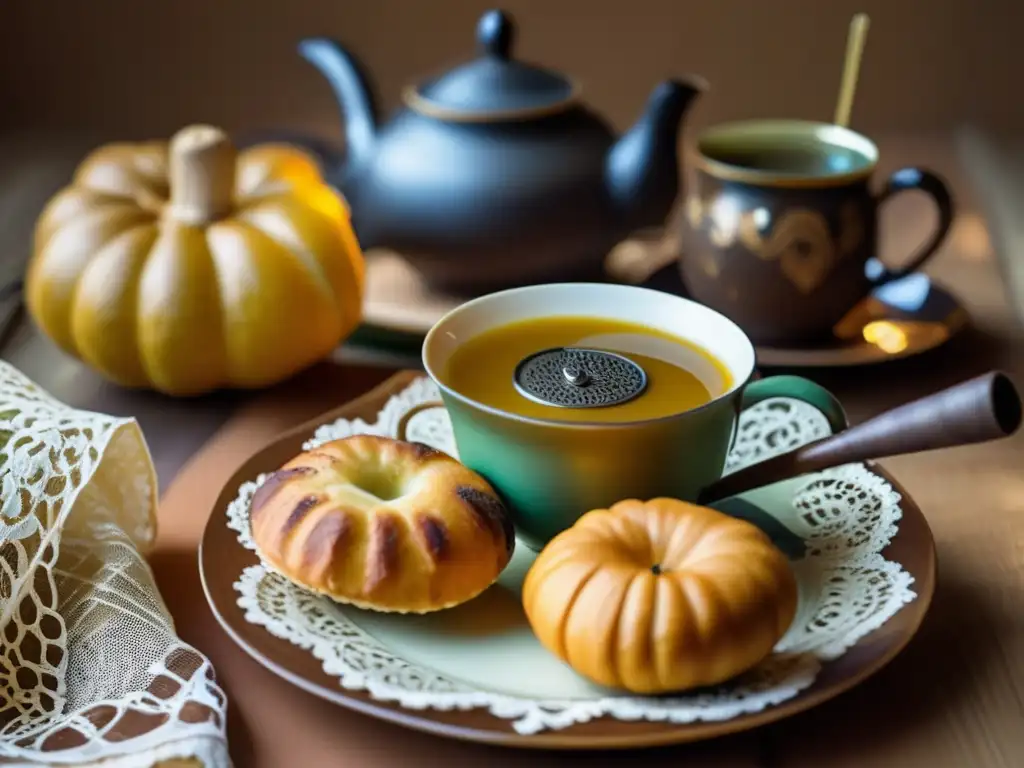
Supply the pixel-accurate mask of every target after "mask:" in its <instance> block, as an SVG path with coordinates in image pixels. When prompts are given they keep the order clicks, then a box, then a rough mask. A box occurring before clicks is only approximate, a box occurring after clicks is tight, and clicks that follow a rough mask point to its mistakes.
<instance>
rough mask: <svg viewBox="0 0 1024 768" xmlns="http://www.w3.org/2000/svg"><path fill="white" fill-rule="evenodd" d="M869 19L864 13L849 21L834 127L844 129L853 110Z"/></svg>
mask: <svg viewBox="0 0 1024 768" xmlns="http://www.w3.org/2000/svg"><path fill="white" fill-rule="evenodd" d="M870 26H871V19H869V18H868V15H867V14H866V13H858V14H857V15H856V16H854V17H853V19H852V20H851V21H850V34H849V36H848V37H847V39H846V60H845V62H844V63H843V80H842V83H841V84H840V86H839V103H838V104H836V119H835V123H836V125H841V126H843V127H844V128H845V127H846V126H847V125H848V124H849V122H850V111H851V110H852V109H853V95H854V93H855V92H856V90H857V76H858V75H859V74H860V59H861V56H862V55H863V53H864V43H865V42H867V37H868V27H870Z"/></svg>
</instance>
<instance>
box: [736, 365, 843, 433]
mask: <svg viewBox="0 0 1024 768" xmlns="http://www.w3.org/2000/svg"><path fill="white" fill-rule="evenodd" d="M773 397H788V398H792V399H793V400H799V401H801V402H803V403H807V405H809V406H811V407H812V408H816V409H817V410H819V411H821V413H822V414H823V415H824V416H825V418H826V419H828V423H829V425H830V426H831V427H832V432H833V433H836V432H842V431H843V430H844V429H846V427H847V426H848V422H847V420H846V412H845V411H844V410H843V406H842V405H841V404H840V403H839V400H837V399H836V396H835V395H833V394H832V393H831V392H829V391H828V390H827V389H825V388H824V387H823V386H821V385H820V384H815V383H814V382H813V381H811V380H810V379H805V378H803V377H802V376H768V377H767V378H764V379H757V380H756V381H752V382H750V383H749V384H747V386H746V388H745V389H744V390H743V394H742V395H741V396H740V410H741V411H745V410H747V409H748V408H751V407H753V406H755V405H757V404H758V403H760V402H761V401H763V400H768V399H770V398H773Z"/></svg>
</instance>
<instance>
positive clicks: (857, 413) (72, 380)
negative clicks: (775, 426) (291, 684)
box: [3, 137, 1024, 768]
mask: <svg viewBox="0 0 1024 768" xmlns="http://www.w3.org/2000/svg"><path fill="white" fill-rule="evenodd" d="M880 144H881V148H882V157H883V164H882V170H883V171H887V170H892V169H894V168H895V167H898V166H901V165H906V164H922V165H926V166H928V167H931V168H933V169H935V170H937V171H939V172H940V173H942V174H943V175H945V176H946V177H947V178H948V179H949V180H950V181H951V182H952V184H953V185H954V189H955V190H956V191H957V197H958V201H959V203H960V213H959V216H958V219H957V224H956V227H955V230H954V232H953V235H952V237H951V239H950V240H949V241H948V243H947V246H946V247H945V248H944V249H943V251H942V252H941V253H940V255H939V256H937V257H936V259H935V260H934V261H933V262H932V266H931V267H930V268H929V270H928V271H929V272H930V273H931V274H932V275H933V276H934V277H935V278H936V279H937V280H938V281H940V282H942V283H943V284H944V285H946V286H948V287H950V288H952V289H953V290H954V291H955V292H956V293H957V294H958V295H959V296H960V297H961V299H962V300H963V302H964V303H965V304H966V305H967V307H968V309H969V311H970V312H971V314H972V316H973V317H974V320H975V329H974V330H972V331H970V332H969V333H967V334H966V335H964V336H962V337H960V338H958V339H956V340H954V341H953V342H951V343H950V344H948V345H947V346H946V347H944V348H942V349H940V350H938V351H936V352H934V353H932V354H930V355H925V356H922V357H920V358H918V359H910V360H906V361H902V362H894V363H890V364H888V365H886V366H882V367H873V368H863V369H857V370H843V371H838V370H833V371H811V372H806V371H805V372H801V373H804V374H805V375H810V376H811V377H812V378H815V379H816V380H818V381H819V382H821V383H822V384H824V385H825V386H827V387H829V388H831V389H832V390H833V391H834V392H835V393H836V394H837V395H838V396H839V397H840V398H841V399H842V401H843V402H844V403H845V404H846V405H847V408H848V411H849V413H850V417H851V419H852V420H853V421H858V420H861V419H863V418H866V417H867V416H869V415H872V414H874V413H876V412H878V411H881V410H883V409H885V408H888V407H891V406H894V405H896V404H898V403H900V402H903V401H905V400H907V399H911V398H913V397H917V396H920V395H923V394H926V393H928V392H930V391H933V390H935V389H938V388H940V387H942V386H946V385H948V384H950V383H953V382H954V381H956V380H959V379H963V378H967V377H969V376H972V375H974V374H976V373H980V372H982V371H984V370H988V369H991V368H1001V369H1003V370H1006V371H1007V372H1009V373H1010V375H1011V376H1012V377H1013V378H1014V379H1015V380H1016V381H1017V382H1018V385H1020V386H1022V387H1024V332H1022V330H1021V327H1020V325H1019V321H1018V317H1017V316H1016V314H1015V313H1014V311H1013V310H1012V308H1011V304H1010V303H1009V302H1008V300H1007V296H1006V290H1005V289H1006V285H1005V280H1004V278H1003V276H1002V272H1001V270H1000V269H999V267H998V266H997V263H996V261H995V259H994V256H993V253H992V248H991V245H990V243H991V242H992V241H995V242H999V238H998V237H991V236H990V233H989V231H988V225H987V223H986V221H985V218H984V217H983V216H982V214H981V213H980V212H979V210H978V208H977V206H976V204H975V202H974V201H976V200H979V199H982V198H983V197H984V195H978V194H977V193H976V192H975V191H974V190H972V188H971V185H970V184H969V183H968V180H967V177H966V176H965V174H964V172H963V168H962V167H961V165H960V164H959V162H958V159H957V150H956V149H955V145H954V142H953V140H952V137H950V138H948V139H947V138H941V137H940V138H932V139H923V138H914V139H908V138H904V139H892V140H889V141H884V140H883V141H881V142H880ZM971 180H972V181H974V182H975V185H977V183H978V180H977V178H974V177H972V179H971ZM908 198H910V199H907V200H900V201H899V202H896V203H893V204H892V205H891V206H890V207H889V208H888V209H887V210H886V212H885V214H884V216H883V220H882V226H883V230H884V235H883V254H882V255H883V257H887V258H891V257H889V256H888V255H889V254H903V253H908V254H909V252H910V251H911V249H912V248H913V247H914V246H915V245H916V244H917V243H918V242H920V240H921V239H922V238H923V236H924V233H925V231H926V229H927V227H928V226H929V225H930V223H931V222H932V221H933V218H932V212H931V211H930V210H929V208H928V206H927V204H925V203H922V202H921V201H920V200H915V199H912V198H913V196H908ZM1020 255H1021V256H1022V257H1024V254H1020ZM3 352H4V357H5V358H6V359H8V360H10V361H11V362H13V363H14V364H15V365H16V366H18V367H19V368H20V369H21V370H23V371H24V372H25V373H26V374H27V375H29V376H30V377H32V378H33V379H34V380H35V381H37V382H38V383H39V384H40V385H42V386H43V387H45V388H46V389H48V390H49V391H50V392H52V393H53V394H54V395H56V396H57V397H59V398H61V399H63V400H65V401H66V402H68V403H69V404H71V405H74V406H77V407H83V408H89V409H93V410H99V411H105V412H108V413H113V414H126V415H132V416H135V417H137V418H138V420H139V422H140V424H141V426H142V428H143V431H144V433H145V435H146V438H147V440H148V442H149V446H150V449H151V451H152V453H153V456H154V459H155V461H156V463H157V468H158V472H159V476H160V480H161V483H162V484H163V486H164V487H166V486H167V485H168V484H169V483H170V482H171V480H172V479H173V478H174V477H175V475H176V474H177V473H178V472H179V470H180V469H181V467H182V466H183V465H184V464H185V463H186V462H187V461H188V460H189V459H190V457H191V456H192V455H193V454H194V453H195V452H196V451H197V449H198V448H199V447H200V446H201V445H202V444H203V443H204V442H206V441H207V440H208V439H209V438H210V436H211V435H213V434H214V433H215V432H216V431H217V430H218V429H219V428H220V427H221V426H222V425H223V424H224V423H225V422H226V420H228V419H229V417H230V416H231V415H232V413H234V412H236V410H237V409H238V408H240V407H243V406H244V407H258V406H259V402H256V403H255V406H254V404H253V401H254V400H255V401H259V400H260V399H261V398H262V400H263V402H264V405H265V404H266V403H267V402H268V400H267V398H270V399H271V401H275V402H279V403H284V404H286V405H287V404H288V403H291V404H292V405H294V407H295V414H294V418H295V419H296V420H298V419H299V418H301V417H303V416H305V415H307V414H305V413H304V411H303V407H302V405H301V403H296V402H294V400H295V398H296V389H295V388H294V386H293V387H292V388H291V389H289V388H288V387H287V386H286V387H283V388H278V390H276V391H275V392H274V393H270V394H264V395H259V396H254V395H237V394H235V395H233V394H222V395H216V396H211V397H206V398H201V399H195V400H188V401H172V400H168V399H166V398H163V397H159V396H156V395H151V394H145V393H138V392H126V391H122V390H119V389H117V388H116V387H113V386H110V385H108V384H105V383H103V382H101V381H100V380H99V379H97V378H96V377H95V376H94V375H93V374H91V373H90V372H88V371H87V370H85V369H84V368H83V367H82V366H80V365H79V364H78V363H76V362H74V361H71V360H68V359H67V358H65V357H63V356H62V355H61V354H60V353H59V352H57V351H56V350H55V349H54V348H53V347H52V346H51V345H50V344H49V343H48V342H46V341H45V340H43V339H41V338H39V336H38V335H37V334H36V333H35V332H34V331H33V330H32V329H31V328H30V327H28V326H27V325H23V326H22V327H21V328H19V329H18V330H17V331H16V332H15V334H14V336H13V338H12V339H11V340H10V341H9V343H8V345H7V347H6V348H5V349H4V351H3ZM343 359H344V358H343ZM386 373H387V372H386V371H384V370H379V371H373V370H368V369H365V368H363V369H355V368H354V369H352V371H351V376H350V377H348V378H347V382H346V383H345V384H344V385H340V386H339V388H338V391H337V397H338V398H339V399H341V400H343V399H345V398H347V397H348V396H350V395H354V394H357V392H355V391H350V390H354V389H358V388H362V387H365V386H367V385H368V384H369V383H370V382H372V381H374V380H375V379H380V378H383V377H384V376H385V375H386ZM275 398H276V400H275ZM288 398H292V400H291V401H289V400H288ZM282 418H283V419H285V420H287V418H290V416H287V417H284V416H283V417H282ZM884 465H885V466H886V467H887V468H888V469H890V470H891V471H892V472H893V473H894V474H895V476H896V477H897V478H899V480H900V481H901V483H902V484H903V485H904V486H905V487H906V489H907V490H908V491H909V493H911V494H912V495H913V496H914V498H915V499H916V500H917V502H918V503H919V504H920V506H921V508H922V510H923V511H924V513H925V515H926V516H927V517H928V520H929V522H930V524H931V526H932V528H933V531H934V534H935V538H936V541H937V546H938V556H939V586H938V592H937V594H936V598H935V602H934V604H933V607H932V610H931V612H930V614H929V616H928V618H927V620H926V622H925V624H924V627H923V628H922V631H921V632H920V634H919V636H918V637H917V638H916V639H915V640H914V641H913V642H912V643H911V645H910V646H909V647H908V648H907V649H906V651H905V652H904V653H903V654H901V655H900V656H899V657H898V658H897V659H896V660H895V661H893V662H892V663H891V664H890V665H889V666H888V667H887V668H885V669H884V670H882V671H881V672H880V673H879V674H878V675H876V676H875V677H874V678H872V679H870V680H869V681H867V682H866V683H864V684H862V685H861V686H859V687H858V688H856V689H855V690H853V691H851V692H849V693H847V694H844V695H843V696H840V697H839V698H838V699H836V700H834V701H832V702H830V703H828V704H826V705H824V706H821V707H819V708H817V709H815V710H812V711H810V712H808V713H805V714H803V715H800V716H797V717H794V718H792V719H790V720H788V721H785V722H782V723H778V724H775V725H771V726H767V727H764V728H761V729H758V730H756V731H753V732H750V733H747V734H741V735H738V736H734V737H728V738H723V739H720V740H716V741H713V742H708V743H705V744H697V745H690V746H686V747H678V748H672V749H661V750H654V751H648V752H646V753H644V754H642V755H638V754H628V753H626V754H616V753H609V754H606V755H602V756H600V758H597V757H595V756H593V755H585V754H580V755H577V754H545V753H530V754H527V753H519V752H514V751H502V750H497V749H492V748H483V747H478V746H473V745H465V744H456V743H450V742H442V741H441V740H439V739H437V738H435V737H430V736H425V735H421V734H414V733H412V732H406V731H403V730H401V729H399V728H397V727H395V726H390V725H386V724H381V723H376V722H373V721H370V720H369V719H367V718H364V717H362V716H360V715H356V714H353V713H349V712H346V711H344V710H340V709H334V708H331V707H330V705H327V704H323V705H322V707H326V708H328V712H327V713H326V714H325V715H324V717H323V725H322V726H318V727H330V725H329V724H330V723H332V722H333V723H336V724H337V727H339V728H341V727H345V728H346V729H351V730H350V732H351V733H352V734H354V735H353V738H352V752H351V753H349V754H346V753H344V752H339V753H338V754H335V755H333V757H332V758H331V762H332V764H336V765H351V766H360V767H362V766H367V767H368V768H369V767H370V766H375V765H388V766H406V765H417V766H419V765H442V764H444V765H450V764H459V765H461V764H466V763H469V762H474V763H477V762H479V763H481V764H486V765H489V766H499V765H500V766H505V765H508V766H514V765H523V766H526V765H529V766H531V767H535V766H547V765H551V766H554V765H566V764H577V763H578V764H581V765H582V764H587V765H593V764H598V765H606V764H607V765H620V764H621V765H626V764H630V763H633V762H635V761H638V760H643V761H644V763H645V764H646V765H658V766H660V765H666V766H668V765H702V766H721V767H722V768H725V767H726V766H729V767H730V768H731V767H733V766H735V767H737V768H739V767H744V768H745V767H747V766H794V767H796V766H801V767H803V766H806V767H807V768H811V767H814V768H817V767H818V766H823V765H829V766H833V767H834V768H844V767H845V766H850V767H851V768H854V767H856V768H861V767H862V766H922V767H924V766H927V767H928V768H939V767H941V766H1013V767H1016V766H1022V765H1024V434H1022V435H1017V436H1015V437H1013V438H1010V439H1008V440H1005V441H1001V442H999V443H993V444H987V445H981V446H973V447H967V448H959V449H954V450H948V451H945V452H941V453H935V454H928V455H918V456H911V457H903V458H899V459H894V460H890V461H886V462H884ZM228 471H229V470H228ZM197 514H200V513H197ZM201 516H205V511H203V512H201ZM161 523H162V525H163V526H164V530H165V532H166V533H164V534H162V535H163V536H164V538H162V546H163V547H165V548H166V547H171V546H173V547H176V548H181V547H186V548H187V547H190V546H192V545H193V544H194V541H190V537H194V536H195V535H197V530H196V529H197V527H196V526H195V525H191V526H187V528H188V530H186V526H184V525H183V523H182V522H181V521H178V520H168V519H162V520H161ZM155 570H156V571H157V574H158V579H160V580H161V588H162V589H163V591H164V593H165V596H166V597H167V601H168V604H169V606H170V608H171V610H172V612H174V614H175V618H176V620H177V622H178V624H179V627H181V628H182V634H183V636H185V637H186V639H187V640H189V641H191V642H194V643H196V644H197V645H198V646H199V647H200V649H201V650H206V649H205V648H204V647H203V646H204V643H209V644H216V645H218V647H219V648H220V650H218V651H217V653H216V654H213V653H212V652H211V656H212V658H213V659H214V663H215V664H216V665H217V669H218V673H219V676H220V678H221V680H222V682H223V684H224V686H225V688H226V689H227V691H228V694H229V696H230V697H231V699H232V702H233V705H232V707H233V708H232V714H231V717H230V722H231V726H229V727H230V732H231V740H232V752H233V754H234V756H235V760H236V763H237V765H239V766H250V765H253V766H275V767H276V766H282V768H285V766H286V764H287V761H285V762H282V758H281V755H282V754H287V752H286V747H287V745H288V744H289V741H290V740H292V741H294V740H295V739H301V738H302V736H301V733H302V728H303V725H302V724H301V723H294V722H291V721H290V716H289V712H288V711H286V709H287V708H284V707H282V708H281V711H279V712H276V714H274V716H272V717H270V718H269V719H268V718H267V717H266V714H267V713H274V712H275V710H274V709H273V707H274V702H269V703H268V702H262V703H261V704H260V707H262V710H261V711H262V712H263V713H264V715H263V716H261V717H260V718H259V722H254V721H255V720H256V715H255V714H254V713H255V711H256V709H258V708H259V707H255V705H254V704H253V703H252V702H251V701H249V700H247V695H246V690H247V688H246V675H248V674H253V673H252V668H253V662H251V661H249V660H248V659H247V658H244V657H243V655H242V652H241V651H238V650H236V649H233V648H229V647H228V646H226V645H223V644H224V643H226V642H227V641H226V640H225V639H224V638H223V637H219V636H217V637H215V636H214V634H212V633H218V632H219V629H218V628H216V627H215V626H214V625H212V624H211V623H210V620H208V609H207V608H206V606H205V604H203V603H202V602H201V600H200V599H199V598H198V597H197V595H196V594H195V593H194V592H192V591H188V592H186V591H184V590H188V589H189V587H188V586H187V585H184V586H183V584H182V583H179V579H178V577H174V578H172V577H169V576H167V575H166V573H165V571H164V569H163V567H162V566H161V565H160V562H159V557H158V558H157V560H156V561H155ZM185 580H186V581H191V582H193V583H192V584H191V587H195V585H196V584H195V583H197V579H189V578H186V579H185ZM204 617H207V618H204ZM225 649H226V650H225ZM296 695H299V696H303V697H305V696H306V694H301V693H300V694H296ZM268 708H269V709H268ZM274 745H277V746H276V747H275V746H274ZM282 745H283V746H282ZM318 764H321V763H318Z"/></svg>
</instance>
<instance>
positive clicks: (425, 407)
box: [395, 400, 444, 442]
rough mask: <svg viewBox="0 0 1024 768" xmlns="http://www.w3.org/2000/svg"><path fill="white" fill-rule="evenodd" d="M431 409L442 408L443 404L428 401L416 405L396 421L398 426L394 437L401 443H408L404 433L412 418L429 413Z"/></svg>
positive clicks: (438, 401)
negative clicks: (425, 412)
mask: <svg viewBox="0 0 1024 768" xmlns="http://www.w3.org/2000/svg"><path fill="white" fill-rule="evenodd" d="M432 408H444V403H442V402H441V401H440V400H428V401H427V402H425V403H417V404H416V405H414V406H413V407H412V408H410V409H409V410H408V411H406V412H405V413H403V414H402V418H400V419H399V420H398V426H396V427H395V437H397V438H398V439H399V440H401V441H402V442H408V441H409V438H408V437H406V433H407V431H408V429H409V422H410V421H412V417H413V416H415V415H416V414H417V413H422V412H423V411H429V410H431V409H432Z"/></svg>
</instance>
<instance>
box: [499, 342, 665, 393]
mask: <svg viewBox="0 0 1024 768" xmlns="http://www.w3.org/2000/svg"><path fill="white" fill-rule="evenodd" d="M513 381H514V383H515V387H516V389H517V390H518V391H519V394H521V395H522V396H523V397H528V398H529V399H530V400H533V401H534V402H537V403H542V404H543V405H551V406H555V407H557V408H605V407H607V406H610V405H620V404H621V403H625V402H628V401H630V400H632V399H633V398H635V397H636V396H637V395H639V394H640V393H642V392H643V391H644V389H645V388H646V387H647V373H646V372H645V371H644V369H643V368H641V367H640V366H639V365H637V364H636V363H635V362H633V361H632V360H630V359H629V358H628V357H623V356H622V355H617V354H615V353H614V352H605V351H604V350H600V349H585V348H582V347H555V348H554V349H545V350H542V351H540V352H535V353H534V354H532V355H530V356H529V357H526V358H524V359H523V360H521V361H520V363H519V365H517V366H516V370H515V373H514V374H513Z"/></svg>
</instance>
